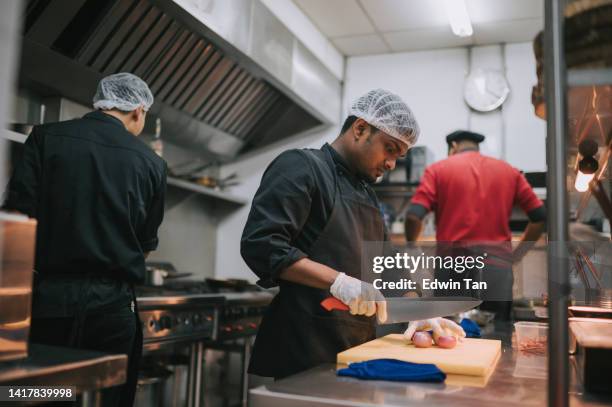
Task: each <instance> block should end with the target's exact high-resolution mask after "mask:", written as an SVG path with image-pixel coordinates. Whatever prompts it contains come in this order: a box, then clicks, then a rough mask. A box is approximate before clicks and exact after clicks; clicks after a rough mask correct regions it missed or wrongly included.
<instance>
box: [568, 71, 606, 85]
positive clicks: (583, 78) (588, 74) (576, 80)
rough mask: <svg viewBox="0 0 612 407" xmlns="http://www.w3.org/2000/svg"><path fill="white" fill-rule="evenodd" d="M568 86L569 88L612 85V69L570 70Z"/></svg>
mask: <svg viewBox="0 0 612 407" xmlns="http://www.w3.org/2000/svg"><path fill="white" fill-rule="evenodd" d="M567 85H568V86H569V87H572V86H603V85H612V68H588V69H578V68H574V69H569V70H568V71H567Z"/></svg>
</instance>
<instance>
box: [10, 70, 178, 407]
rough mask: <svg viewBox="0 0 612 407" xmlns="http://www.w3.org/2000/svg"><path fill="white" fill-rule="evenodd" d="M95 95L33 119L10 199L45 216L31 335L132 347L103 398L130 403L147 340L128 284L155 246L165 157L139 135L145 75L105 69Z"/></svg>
mask: <svg viewBox="0 0 612 407" xmlns="http://www.w3.org/2000/svg"><path fill="white" fill-rule="evenodd" d="M93 102H94V103H93V106H94V108H95V109H96V110H95V111H93V112H91V113H88V114H86V115H85V116H83V117H82V118H80V119H76V120H69V121H64V122H59V123H50V124H44V125H40V126H35V127H34V129H33V130H32V133H31V134H30V136H29V137H28V139H27V141H26V143H25V148H24V151H23V158H22V160H21V161H20V162H19V163H18V164H17V166H16V168H15V171H14V174H13V176H12V178H11V179H10V181H9V186H8V190H7V192H8V195H7V197H6V201H5V204H4V207H5V208H6V209H9V210H15V211H19V212H22V213H25V214H27V215H28V216H30V217H33V218H36V219H37V221H38V227H37V232H36V261H35V268H36V271H35V277H34V287H33V308H32V328H31V333H30V337H31V340H32V342H34V343H44V344H49V345H57V346H69V347H75V348H82V349H91V350H98V351H103V352H108V353H123V354H128V356H129V363H128V380H127V383H126V384H125V385H124V386H120V387H116V388H111V389H108V390H106V391H105V392H104V405H111V406H119V405H120V406H130V405H132V404H133V399H134V391H135V388H136V378H137V375H136V371H137V367H138V365H137V363H138V359H139V352H140V351H141V348H142V333H141V332H140V323H139V321H138V316H137V314H136V313H135V311H134V305H135V304H134V303H133V301H134V296H133V292H132V290H131V288H130V287H131V285H132V284H133V283H135V282H139V281H141V280H142V279H143V278H144V272H145V257H146V256H147V255H148V254H149V252H151V251H152V250H155V249H156V247H157V243H158V240H157V229H158V227H159V225H160V224H161V221H162V218H163V213H164V196H165V189H166V164H165V162H164V161H163V160H162V159H161V158H160V157H158V156H157V155H156V154H155V153H154V152H153V151H152V150H151V149H150V148H149V147H147V145H146V144H144V143H143V142H142V141H140V140H139V139H138V138H137V137H136V136H138V135H139V134H140V133H141V132H142V129H143V127H144V124H145V118H146V114H147V110H149V108H150V107H151V105H152V104H153V95H152V94H151V91H150V90H149V87H148V86H147V84H146V83H145V82H144V81H142V80H141V79H140V78H138V77H136V76H134V75H132V74H128V73H119V74H115V75H111V76H108V77H105V78H103V79H102V80H101V81H100V83H99V85H98V89H97V92H96V94H95V96H94V98H93ZM67 384H69V383H67Z"/></svg>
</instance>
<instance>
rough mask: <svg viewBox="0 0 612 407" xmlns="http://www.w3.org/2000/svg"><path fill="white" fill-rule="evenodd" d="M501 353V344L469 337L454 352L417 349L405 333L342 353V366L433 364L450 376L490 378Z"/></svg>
mask: <svg viewBox="0 0 612 407" xmlns="http://www.w3.org/2000/svg"><path fill="white" fill-rule="evenodd" d="M500 354H501V341H499V340H492V339H475V338H465V339H463V340H462V341H461V342H458V343H457V346H456V347H454V348H453V349H444V348H440V347H438V346H432V347H431V348H417V347H415V346H414V345H409V344H408V342H407V341H406V338H404V336H403V335H401V334H391V335H387V336H384V337H382V338H378V339H375V340H373V341H370V342H366V343H364V344H362V345H359V346H355V347H353V348H350V349H347V350H345V351H344V352H340V353H338V355H337V357H336V361H337V363H338V364H339V365H348V364H349V363H354V362H364V361H366V360H373V359H398V360H403V361H405V362H413V363H433V364H435V365H436V366H438V368H440V370H442V371H443V372H444V373H446V374H459V375H468V376H487V375H488V374H489V373H490V372H491V371H492V370H493V368H494V367H495V363H496V362H497V360H498V359H499V356H500Z"/></svg>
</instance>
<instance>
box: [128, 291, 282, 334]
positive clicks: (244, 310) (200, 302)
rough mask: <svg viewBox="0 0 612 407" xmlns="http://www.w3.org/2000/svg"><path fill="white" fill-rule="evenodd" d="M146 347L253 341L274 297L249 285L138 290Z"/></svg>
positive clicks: (137, 295)
mask: <svg viewBox="0 0 612 407" xmlns="http://www.w3.org/2000/svg"><path fill="white" fill-rule="evenodd" d="M136 297H137V301H138V308H139V315H140V319H141V320H142V323H143V335H144V341H145V345H146V344H147V343H151V342H159V341H169V340H172V341H178V340H196V339H199V340H204V341H207V342H209V341H223V340H227V339H236V338H242V337H249V336H254V335H255V334H256V333H257V330H258V328H259V324H260V323H261V318H262V316H263V313H264V312H265V310H266V308H267V307H268V305H269V304H270V302H271V301H272V298H273V295H272V294H271V293H269V292H266V291H262V290H261V289H259V288H258V287H257V286H254V285H250V284H231V283H230V284H228V283H226V282H223V283H220V282H219V281H218V280H212V281H201V280H181V281H179V280H177V281H173V282H172V283H167V284H166V285H164V286H161V287H157V286H140V287H137V288H136Z"/></svg>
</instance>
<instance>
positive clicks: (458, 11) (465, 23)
mask: <svg viewBox="0 0 612 407" xmlns="http://www.w3.org/2000/svg"><path fill="white" fill-rule="evenodd" d="M444 5H445V7H446V14H447V15H448V21H449V23H450V25H451V28H452V29H453V34H455V35H458V36H459V37H469V36H470V35H472V34H473V33H474V30H473V29H472V23H471V21H470V16H469V15H468V11H467V7H466V5H465V0H444Z"/></svg>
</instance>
